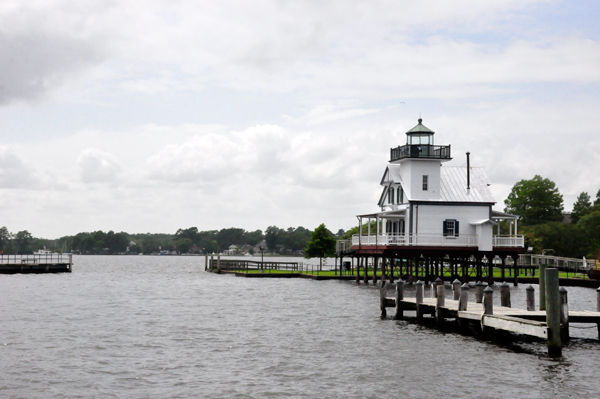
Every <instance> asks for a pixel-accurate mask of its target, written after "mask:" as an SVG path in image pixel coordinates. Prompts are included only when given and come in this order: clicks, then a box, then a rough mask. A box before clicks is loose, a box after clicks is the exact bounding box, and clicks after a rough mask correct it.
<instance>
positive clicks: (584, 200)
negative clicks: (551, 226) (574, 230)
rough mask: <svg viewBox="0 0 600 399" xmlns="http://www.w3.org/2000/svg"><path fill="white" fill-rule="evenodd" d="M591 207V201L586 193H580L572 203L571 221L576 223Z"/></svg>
mask: <svg viewBox="0 0 600 399" xmlns="http://www.w3.org/2000/svg"><path fill="white" fill-rule="evenodd" d="M591 208H592V201H591V200H590V196H589V195H588V193H585V192H583V193H581V194H579V197H577V201H575V203H574V204H573V212H571V223H577V222H578V221H579V219H581V218H582V217H583V216H585V215H587V214H588V212H589V211H590V209H591Z"/></svg>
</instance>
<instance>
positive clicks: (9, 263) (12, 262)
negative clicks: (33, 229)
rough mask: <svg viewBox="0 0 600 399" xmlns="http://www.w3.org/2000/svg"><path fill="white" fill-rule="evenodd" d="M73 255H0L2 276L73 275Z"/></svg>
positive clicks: (0, 272)
mask: <svg viewBox="0 0 600 399" xmlns="http://www.w3.org/2000/svg"><path fill="white" fill-rule="evenodd" d="M72 270H73V255H71V254H42V255H4V254H2V255H0V274H17V273H23V274H25V273H38V274H39V273H71V271H72Z"/></svg>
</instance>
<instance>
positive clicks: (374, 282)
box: [373, 256, 379, 284]
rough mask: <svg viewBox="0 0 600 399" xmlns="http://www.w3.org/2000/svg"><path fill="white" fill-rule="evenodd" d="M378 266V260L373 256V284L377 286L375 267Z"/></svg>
mask: <svg viewBox="0 0 600 399" xmlns="http://www.w3.org/2000/svg"><path fill="white" fill-rule="evenodd" d="M378 264H379V258H378V257H377V256H375V257H374V258H373V284H377V267H378Z"/></svg>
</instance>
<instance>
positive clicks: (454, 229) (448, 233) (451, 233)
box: [442, 219, 458, 237]
mask: <svg viewBox="0 0 600 399" xmlns="http://www.w3.org/2000/svg"><path fill="white" fill-rule="evenodd" d="M443 223H444V224H443V226H442V227H443V231H444V236H445V237H458V220H456V219H446V220H444V222H443Z"/></svg>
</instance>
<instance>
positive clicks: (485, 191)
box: [440, 166, 496, 203]
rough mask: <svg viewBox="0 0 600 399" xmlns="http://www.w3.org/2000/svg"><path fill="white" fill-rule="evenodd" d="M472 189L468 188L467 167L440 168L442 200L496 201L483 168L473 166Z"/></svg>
mask: <svg viewBox="0 0 600 399" xmlns="http://www.w3.org/2000/svg"><path fill="white" fill-rule="evenodd" d="M470 182H471V184H470V187H471V188H470V189H469V190H467V168H466V167H461V166H442V167H441V168H440V201H443V202H486V203H496V200H495V199H494V196H493V195H492V192H491V191H490V188H489V185H490V181H489V179H488V177H487V174H486V173H485V170H483V168H473V167H472V168H471V177H470Z"/></svg>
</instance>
